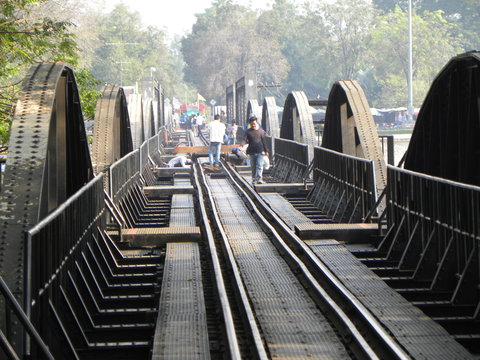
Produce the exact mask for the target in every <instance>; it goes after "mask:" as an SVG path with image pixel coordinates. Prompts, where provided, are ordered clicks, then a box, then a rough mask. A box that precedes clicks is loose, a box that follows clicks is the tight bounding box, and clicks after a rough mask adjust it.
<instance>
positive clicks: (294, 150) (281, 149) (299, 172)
mask: <svg viewBox="0 0 480 360" xmlns="http://www.w3.org/2000/svg"><path fill="white" fill-rule="evenodd" d="M274 146H275V157H274V164H275V166H274V167H273V170H272V176H273V177H275V178H276V179H278V180H279V181H281V182H286V183H294V182H303V181H304V177H305V174H306V173H307V171H308V165H309V161H308V146H307V145H305V144H301V143H298V142H296V141H292V140H286V139H279V138H275V139H274Z"/></svg>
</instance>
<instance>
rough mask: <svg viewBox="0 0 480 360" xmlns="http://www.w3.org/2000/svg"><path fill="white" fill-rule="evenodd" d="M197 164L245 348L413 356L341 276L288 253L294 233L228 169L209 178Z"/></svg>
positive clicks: (268, 354)
mask: <svg viewBox="0 0 480 360" xmlns="http://www.w3.org/2000/svg"><path fill="white" fill-rule="evenodd" d="M198 161H199V162H198V164H197V166H196V169H197V170H196V171H197V172H198V174H199V175H198V178H199V181H200V184H199V185H200V187H201V189H202V190H201V193H203V197H204V200H205V202H206V207H207V208H208V209H209V210H210V211H209V214H208V217H209V219H210V222H211V224H212V227H213V231H214V232H215V233H216V235H217V236H216V238H217V244H216V248H217V249H221V250H222V259H223V260H222V263H223V264H224V266H225V267H226V269H227V270H228V271H226V272H225V271H224V273H227V274H229V275H230V278H229V279H228V281H227V283H229V284H230V285H232V284H235V288H234V289H230V292H232V291H233V293H234V294H235V299H238V301H240V304H239V305H237V307H238V309H241V312H242V313H241V317H242V318H243V321H242V323H243V324H246V326H247V328H246V329H242V330H240V331H241V332H242V333H243V334H245V333H246V332H249V333H250V334H249V335H248V336H246V337H245V336H244V338H246V339H248V341H245V340H244V341H242V342H241V343H243V344H244V345H245V344H248V349H249V351H250V352H252V345H253V346H255V347H254V349H255V352H254V353H255V355H256V356H255V357H258V358H276V357H288V356H300V357H302V358H303V357H305V358H307V357H310V358H322V356H326V354H329V355H328V356H329V357H331V358H358V359H375V358H391V359H406V358H409V356H408V354H407V353H406V352H405V351H404V350H403V349H402V348H401V347H400V346H399V345H398V344H397V343H396V342H395V341H394V340H393V339H392V338H391V337H390V335H389V334H387V332H386V331H385V330H384V329H383V328H382V326H381V325H380V324H379V323H378V322H376V320H375V319H374V317H373V316H372V314H370V313H369V312H368V311H367V310H366V309H364V308H362V307H361V306H360V304H359V302H358V301H356V300H355V299H354V297H353V296H352V294H349V293H348V291H346V289H345V288H343V287H342V286H341V285H340V282H339V281H338V279H335V277H334V276H333V275H332V274H328V271H327V273H325V271H326V270H325V269H324V268H323V269H322V267H321V266H320V264H319V263H318V261H317V263H316V264H313V265H312V262H313V263H314V262H315V260H314V258H313V257H312V258H311V259H310V263H308V262H305V261H303V260H302V259H300V258H299V256H298V255H297V254H295V252H294V251H292V250H291V249H290V246H291V244H290V245H289V244H287V242H288V241H291V240H290V239H288V240H287V241H285V239H286V238H288V237H294V235H293V234H290V236H286V233H285V230H286V229H280V228H279V230H280V231H281V232H279V231H278V230H277V229H276V227H277V228H278V226H280V227H281V225H278V226H272V225H271V223H272V221H271V220H272V218H273V217H274V215H273V214H271V213H270V214H269V213H268V211H269V210H268V207H267V206H265V204H264V202H263V201H261V199H260V198H256V197H255V193H254V191H253V190H252V189H251V187H250V186H249V185H248V184H247V183H246V182H245V181H242V180H241V179H240V177H239V176H237V175H236V174H235V172H234V171H233V169H232V168H231V167H229V165H223V167H222V169H221V170H220V171H217V172H214V173H210V172H205V169H204V168H203V166H202V164H203V163H205V160H204V159H203V158H200V159H199V160H198ZM265 215H266V216H265ZM267 217H268V219H267ZM279 224H280V222H279ZM312 269H314V273H313V272H312ZM322 271H323V272H324V273H323V274H322V275H320V274H319V273H320V272H322ZM326 278H328V279H329V281H325V279H326ZM327 284H328V286H326V285H327ZM238 301H237V304H238ZM237 315H238V314H237ZM241 352H242V353H244V352H245V349H242V350H241ZM251 355H252V354H249V356H247V357H246V358H249V357H250V356H251Z"/></svg>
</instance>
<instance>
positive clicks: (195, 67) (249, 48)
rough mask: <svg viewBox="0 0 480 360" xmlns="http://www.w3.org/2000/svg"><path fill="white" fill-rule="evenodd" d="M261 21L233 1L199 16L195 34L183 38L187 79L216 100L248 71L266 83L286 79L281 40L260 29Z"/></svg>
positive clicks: (223, 0)
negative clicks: (258, 21) (258, 28)
mask: <svg viewBox="0 0 480 360" xmlns="http://www.w3.org/2000/svg"><path fill="white" fill-rule="evenodd" d="M257 24H258V23H257V15H256V13H255V12H253V11H252V10H249V9H247V8H245V7H243V6H240V5H236V4H234V3H233V2H232V1H230V0H219V1H217V2H215V3H214V4H213V5H212V7H211V8H209V9H207V10H206V12H205V13H203V14H200V15H197V23H196V24H195V25H194V26H193V29H192V33H191V34H189V35H188V36H186V37H185V38H184V39H183V40H182V53H183V56H184V59H185V62H186V67H185V79H186V80H187V81H188V82H190V83H192V84H194V85H195V86H196V87H197V88H198V89H200V92H201V93H202V94H203V95H204V96H205V95H206V96H207V97H211V98H216V99H220V98H221V97H223V95H224V93H225V88H226V87H227V86H228V85H231V84H232V83H233V82H234V81H236V80H238V79H239V78H241V77H242V76H244V75H246V74H257V75H259V76H260V79H259V80H260V81H262V82H279V81H282V80H283V79H284V78H285V77H286V75H287V71H288V68H289V66H288V63H287V61H286V59H285V57H284V56H283V55H282V52H281V47H280V43H279V42H278V40H277V39H276V38H274V37H271V36H267V35H265V33H261V32H260V31H258V30H257Z"/></svg>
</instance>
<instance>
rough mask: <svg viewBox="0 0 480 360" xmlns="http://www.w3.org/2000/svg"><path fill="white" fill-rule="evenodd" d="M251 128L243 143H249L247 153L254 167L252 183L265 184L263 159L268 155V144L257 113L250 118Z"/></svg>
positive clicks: (246, 133)
mask: <svg viewBox="0 0 480 360" xmlns="http://www.w3.org/2000/svg"><path fill="white" fill-rule="evenodd" d="M248 122H249V123H250V128H249V129H248V130H247V131H246V132H245V137H244V139H243V141H242V145H245V144H248V148H247V155H249V156H250V166H251V168H252V183H253V184H256V183H258V184H263V183H265V181H263V177H262V174H263V161H264V156H267V157H268V152H267V146H266V145H265V131H264V130H263V129H260V126H259V124H258V120H257V117H256V116H255V115H253V116H251V117H250V118H249V119H248Z"/></svg>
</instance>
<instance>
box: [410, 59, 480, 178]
mask: <svg viewBox="0 0 480 360" xmlns="http://www.w3.org/2000/svg"><path fill="white" fill-rule="evenodd" d="M479 98H480V52H469V53H465V54H461V55H458V56H456V57H453V58H452V59H451V60H450V61H449V62H448V63H447V64H446V65H445V67H444V68H443V69H442V70H441V71H440V72H439V74H438V75H437V77H436V78H435V80H434V81H433V83H432V85H431V87H430V90H429V91H428V94H427V96H426V97H425V100H424V102H423V105H422V108H421V109H420V112H419V114H418V117H417V120H416V122H415V128H414V130H413V134H412V137H411V139H410V143H409V146H408V149H407V153H406V158H405V164H404V167H405V169H408V170H412V171H415V172H420V173H424V174H428V175H432V176H437V177H441V178H444V179H449V180H454V181H458V182H462V183H467V184H472V185H476V186H480V166H478V164H479V160H478V159H479V158H480V146H479V141H478V139H480V105H479V104H480V103H479Z"/></svg>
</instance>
